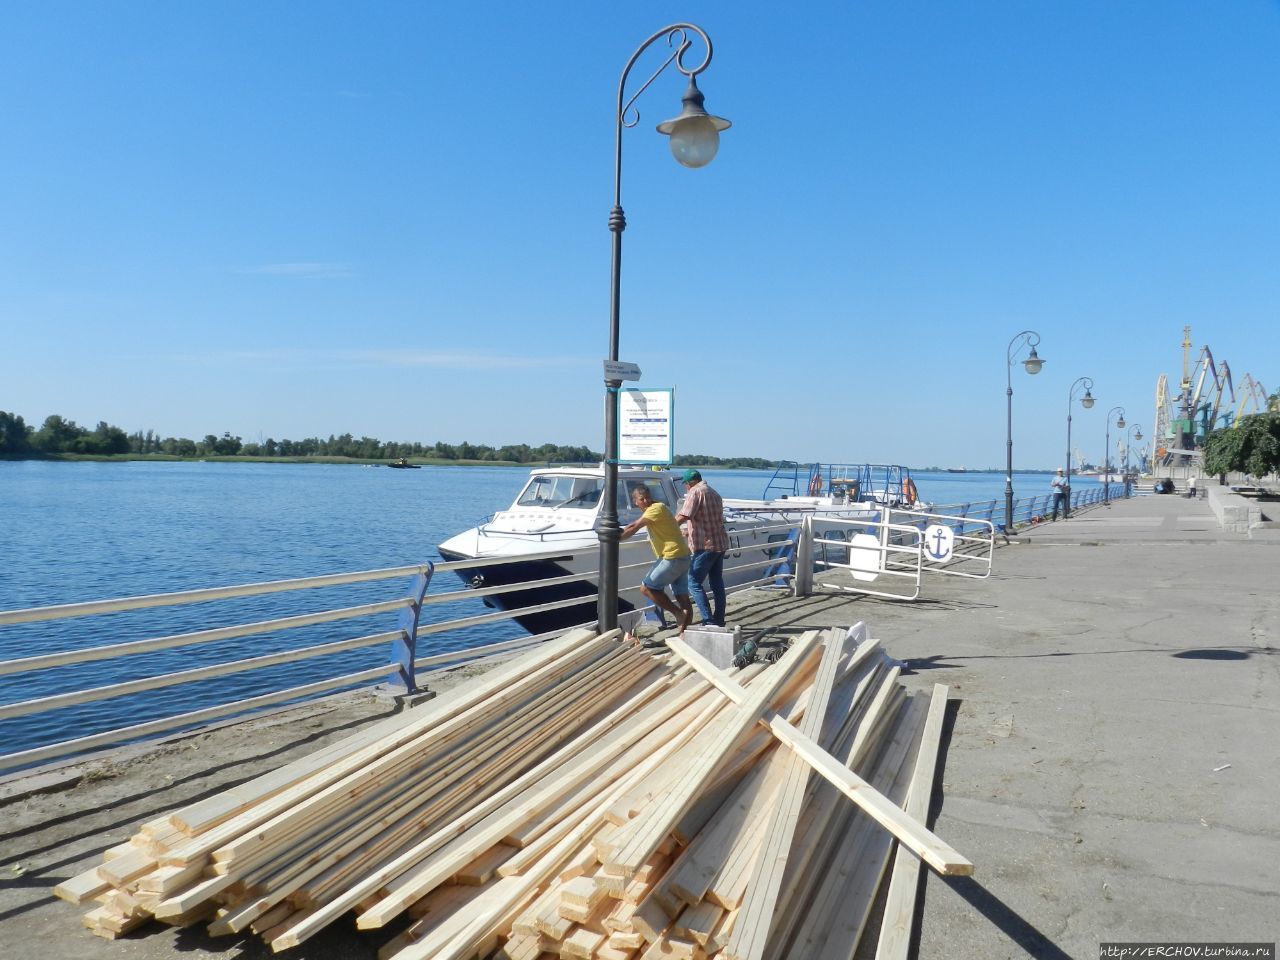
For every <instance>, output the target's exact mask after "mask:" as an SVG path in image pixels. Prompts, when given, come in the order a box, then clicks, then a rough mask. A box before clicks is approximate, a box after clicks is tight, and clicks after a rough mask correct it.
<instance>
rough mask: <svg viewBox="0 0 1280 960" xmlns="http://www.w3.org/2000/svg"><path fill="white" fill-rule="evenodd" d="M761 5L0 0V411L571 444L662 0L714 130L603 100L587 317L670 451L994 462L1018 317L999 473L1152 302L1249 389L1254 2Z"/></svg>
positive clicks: (1276, 361)
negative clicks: (687, 144)
mask: <svg viewBox="0 0 1280 960" xmlns="http://www.w3.org/2000/svg"><path fill="white" fill-rule="evenodd" d="M780 9H781V8H780V7H778V6H777V5H776V4H764V3H757V2H742V0H739V2H732V3H731V2H691V3H685V4H678V5H677V4H670V3H648V4H630V5H623V4H614V3H599V2H597V3H558V4H515V3H509V4H507V3H500V4H499V3H485V2H477V3H473V4H470V5H466V6H465V8H464V7H463V5H458V4H443V3H435V2H419V3H377V4H368V5H356V4H350V3H320V2H312V3H301V2H297V3H279V2H274V3H273V2H267V3H263V2H252V3H250V2H222V3H208V4H203V5H197V4H169V3H141V2H127V3H126V2H121V3H111V4H89V3H81V2H76V3H61V2H42V3H38V4H37V3H30V2H28V3H14V4H8V5H6V7H5V9H4V11H3V30H0V117H3V118H4V119H3V123H4V126H5V143H6V147H5V149H4V150H0V209H2V210H3V211H4V220H5V229H4V230H2V231H0V344H2V346H0V409H4V410H10V411H13V412H16V413H19V414H21V415H23V416H24V417H25V418H27V420H28V421H29V422H31V423H33V424H38V423H39V422H40V421H41V420H42V419H43V418H44V417H45V416H47V415H48V414H50V413H60V414H62V415H64V416H67V417H70V418H72V419H75V420H76V421H77V422H80V423H82V424H84V425H86V426H92V425H93V424H94V423H96V422H97V421H98V420H100V419H105V420H107V421H109V422H111V423H113V424H116V425H118V426H120V427H123V428H124V429H126V430H128V431H130V432H132V431H133V430H138V429H142V430H145V429H154V430H156V431H158V432H160V433H161V434H164V435H180V436H191V437H198V436H203V435H204V434H206V433H221V432H222V431H224V430H229V431H231V432H232V433H235V434H238V435H240V436H242V437H243V438H244V439H245V440H257V439H261V438H265V437H268V436H273V437H276V438H281V437H291V438H299V437H303V436H309V435H316V434H328V433H330V432H333V433H342V432H350V433H353V434H356V435H362V434H363V435H369V436H375V437H378V438H381V439H384V440H421V441H425V442H431V441H435V440H444V441H448V442H459V441H462V440H467V441H470V442H472V443H489V444H493V445H499V444H503V443H517V442H530V443H541V442H546V441H551V442H557V443H572V444H579V443H587V444H590V445H592V446H593V447H595V448H597V449H600V448H601V447H602V446H603V441H602V439H601V433H602V416H601V407H602V402H603V401H602V393H603V391H602V385H601V374H600V369H601V360H602V359H603V358H604V356H605V354H606V352H607V346H608V344H607V335H608V294H609V233H608V230H607V226H606V224H607V218H608V213H609V209H610V207H611V205H612V189H613V183H612V177H613V136H614V127H613V109H614V98H615V97H616V89H617V83H618V77H619V74H620V72H621V70H622V67H623V65H624V64H625V63H626V61H627V59H628V57H630V55H631V53H632V52H633V50H634V49H635V48H636V47H637V46H638V45H639V44H640V43H641V42H642V41H643V40H644V39H645V38H646V37H648V36H649V35H650V34H652V33H653V32H655V31H656V30H658V29H659V28H661V27H662V26H663V25H665V24H668V23H672V22H676V21H680V20H688V21H692V22H694V23H697V24H699V25H700V26H702V27H703V28H705V29H706V30H707V32H708V33H709V34H710V35H711V37H712V39H713V41H714V43H715V57H714V60H713V62H712V64H711V66H710V67H709V68H708V70H707V71H706V73H704V74H703V75H702V76H701V77H700V83H701V86H702V89H703V91H704V93H705V94H706V97H707V108H708V109H709V110H710V111H711V112H713V113H718V114H721V115H723V116H725V117H728V118H729V119H731V120H732V121H733V124H734V125H733V128H732V129H730V130H729V131H727V132H726V133H725V134H724V135H723V138H722V141H721V150H720V154H719V156H718V157H717V158H716V160H715V161H714V162H713V163H712V164H711V165H710V166H708V167H706V168H704V169H701V170H686V169H684V168H682V167H680V166H678V165H677V164H676V163H675V162H674V161H673V160H672V159H671V157H670V155H669V153H668V151H667V147H666V142H665V138H662V137H660V136H659V135H658V134H656V133H655V132H654V131H653V126H654V124H656V123H657V122H658V121H660V120H664V119H667V118H668V117H670V116H673V115H675V114H676V113H678V112H679V107H680V103H679V98H680V94H681V92H682V90H683V86H684V84H683V78H681V77H680V76H679V75H678V74H676V73H675V72H674V71H673V70H668V72H666V73H664V74H663V75H662V76H661V77H659V78H658V79H657V80H656V81H655V82H654V84H653V85H652V87H650V88H649V89H648V90H647V91H646V92H645V93H644V94H643V96H642V97H641V98H640V101H639V103H638V106H639V109H640V113H641V121H640V124H639V125H638V126H637V127H636V128H635V129H632V130H629V131H627V132H626V133H625V134H624V141H623V184H622V204H623V207H624V208H625V210H626V215H627V221H628V229H627V231H626V233H625V235H624V242H623V277H622V347H621V351H620V352H621V355H622V358H623V359H625V360H631V361H634V362H636V363H638V364H639V365H640V366H641V367H642V368H643V370H644V380H643V382H642V383H643V385H645V386H652V387H668V386H674V387H675V388H676V390H677V394H676V419H677V435H676V449H677V450H678V451H680V452H689V453H695V452H701V453H709V454H715V455H720V456H736V455H742V456H750V455H756V456H768V457H786V458H792V459H802V460H805V459H824V460H844V461H850V460H852V461H862V460H876V461H892V462H902V463H907V464H911V465H916V466H923V465H930V464H940V465H957V464H964V465H967V466H970V467H976V466H988V465H998V464H1002V463H1003V461H1004V441H1005V354H1006V348H1007V346H1008V343H1009V340H1010V338H1012V337H1013V336H1014V335H1015V334H1016V333H1018V331H1020V330H1023V329H1026V328H1031V329H1034V330H1036V331H1038V332H1039V333H1040V335H1041V337H1042V342H1041V345H1040V353H1041V355H1042V356H1043V357H1044V358H1045V359H1046V364H1045V367H1044V370H1043V372H1042V373H1041V374H1040V375H1039V376H1036V377H1028V376H1027V375H1026V374H1025V373H1023V372H1022V371H1021V368H1020V367H1018V368H1016V370H1015V377H1014V390H1015V394H1014V433H1015V459H1016V463H1017V464H1018V465H1019V466H1023V467H1028V468H1038V467H1049V466H1053V465H1055V464H1058V463H1061V462H1062V460H1063V458H1064V455H1065V447H1066V438H1065V432H1066V415H1067V401H1068V391H1069V389H1070V385H1071V383H1072V381H1073V380H1074V379H1075V378H1076V377H1078V376H1090V377H1092V378H1093V381H1094V394H1095V395H1096V396H1097V398H1098V404H1097V406H1095V407H1094V409H1093V410H1091V411H1083V410H1080V409H1079V408H1077V410H1076V414H1075V418H1074V424H1073V436H1072V446H1073V447H1079V448H1080V449H1081V450H1082V452H1083V453H1084V454H1085V456H1086V457H1088V458H1089V459H1095V460H1096V459H1100V457H1101V455H1102V448H1103V435H1104V417H1105V414H1106V410H1107V409H1109V408H1110V407H1112V406H1114V405H1116V404H1119V405H1122V406H1124V407H1125V408H1126V410H1127V411H1128V414H1129V420H1130V422H1132V423H1139V424H1141V425H1142V426H1143V428H1144V431H1149V429H1150V427H1151V426H1153V424H1152V417H1153V405H1154V404H1153V401H1154V392H1155V383H1156V379H1157V377H1158V376H1159V374H1161V373H1166V374H1168V375H1169V376H1170V378H1171V380H1173V381H1174V384H1175V389H1176V382H1177V380H1178V378H1179V377H1180V375H1181V365H1182V350H1181V340H1182V330H1183V326H1184V325H1187V324H1189V325H1191V327H1192V340H1193V342H1194V351H1193V353H1198V352H1199V350H1200V348H1201V346H1203V345H1206V344H1207V345H1209V346H1210V348H1211V349H1212V352H1213V354H1214V356H1215V358H1216V359H1218V360H1219V361H1221V360H1226V361H1227V362H1228V363H1229V364H1230V367H1231V370H1232V373H1233V375H1234V377H1235V379H1236V381H1237V382H1238V381H1240V380H1242V379H1243V376H1244V374H1245V373H1246V372H1248V373H1251V374H1252V375H1253V376H1254V377H1256V378H1258V379H1259V380H1261V381H1262V382H1263V383H1264V384H1265V385H1266V387H1267V388H1268V389H1269V390H1271V391H1275V390H1276V389H1277V388H1280V335H1278V334H1277V332H1276V331H1277V319H1280V270H1278V269H1277V264H1278V263H1280V173H1278V171H1280V110H1277V107H1276V104H1277V102H1278V101H1280V4H1277V3H1275V2H1263V0H1233V2H1229V3H1216V2H1208V0H1204V2H1196V3H1185V2H1176V0H1160V2H1155V0H1151V2H1126V3H1116V2H1112V0H1107V2H1096V3H1093V2H1070V3H1067V2H1062V3H1051V2H1009V3H996V2H991V3H955V2H938V3H917V2H906V3H903V2H893V3H889V2H876V3H858V2H848V0H845V2H833V3H813V4H806V5H797V6H795V7H794V8H792V9H791V10H790V11H789V12H788V13H787V14H786V15H783V14H782V13H780V12H779V11H780ZM662 55H663V53H660V52H659V51H658V49H657V48H656V47H655V48H651V49H650V51H649V53H648V55H647V57H646V58H644V59H642V61H641V63H640V64H639V66H637V68H636V71H635V73H634V74H633V77H632V81H631V85H630V89H635V88H636V85H637V84H639V83H641V82H643V80H644V78H645V77H647V76H648V72H649V71H648V70H645V67H646V66H649V67H650V68H653V67H656V66H657V64H658V63H659V62H660V61H661V57H662ZM1193 359H1194V357H1193ZM1113 432H1114V431H1113ZM1113 439H1114V438H1113Z"/></svg>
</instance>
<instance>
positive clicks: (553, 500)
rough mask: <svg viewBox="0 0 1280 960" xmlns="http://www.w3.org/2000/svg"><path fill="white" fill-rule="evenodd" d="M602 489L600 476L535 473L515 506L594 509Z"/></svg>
mask: <svg viewBox="0 0 1280 960" xmlns="http://www.w3.org/2000/svg"><path fill="white" fill-rule="evenodd" d="M603 489H604V481H603V480H602V479H601V478H600V477H567V476H562V475H560V474H535V475H534V476H532V477H531V478H530V479H529V484H528V486H526V487H525V488H524V490H523V491H522V492H521V494H520V498H519V499H518V500H516V506H517V507H569V508H578V509H582V508H588V509H594V508H595V506H596V504H597V503H599V502H600V491H601V490H603Z"/></svg>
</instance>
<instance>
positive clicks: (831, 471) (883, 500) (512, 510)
mask: <svg viewBox="0 0 1280 960" xmlns="http://www.w3.org/2000/svg"><path fill="white" fill-rule="evenodd" d="M635 484H644V485H645V486H646V487H648V488H649V490H650V493H651V496H652V497H653V499H654V501H655V502H660V503H665V504H666V505H667V506H668V507H669V508H670V509H671V512H672V513H678V512H679V508H680V504H681V501H682V499H683V492H682V490H681V487H680V485H679V482H678V475H677V474H676V473H675V472H673V471H667V470H661V471H656V470H652V469H646V468H643V467H627V466H620V467H619V468H618V522H619V524H620V525H621V526H624V527H625V526H626V525H627V524H628V523H630V522H631V521H632V520H634V519H636V517H637V516H638V511H637V510H636V509H635V507H634V506H632V504H631V498H630V496H629V495H628V491H629V490H630V489H631V487H632V486H633V485H635ZM603 492H604V467H603V465H601V464H594V465H582V466H563V467H547V468H542V469H536V470H533V471H531V472H530V474H529V478H528V481H527V482H526V483H525V485H524V488H523V489H522V490H521V491H520V493H519V495H518V496H517V497H516V498H515V500H514V501H513V502H512V504H511V506H510V507H508V508H507V509H506V510H502V511H499V512H498V513H495V514H494V515H493V516H492V517H489V518H488V519H486V520H485V521H483V522H482V523H480V524H478V525H476V526H475V527H472V528H471V529H470V530H466V531H463V532H462V533H459V534H457V535H455V536H453V537H450V538H449V539H448V540H446V541H445V542H444V543H442V544H440V545H439V547H438V549H439V552H440V556H441V557H442V558H443V559H444V560H446V561H463V562H466V561H485V562H484V563H483V564H478V565H476V566H467V567H465V568H463V569H458V570H457V571H456V572H457V574H458V576H459V577H461V578H462V580H463V581H464V582H465V583H467V584H468V585H469V586H472V587H475V588H494V587H507V586H511V585H515V584H528V586H527V588H524V589H517V590H510V591H506V592H494V593H488V592H486V595H485V597H484V602H485V603H486V604H487V605H489V606H491V607H496V608H498V609H504V610H514V609H522V608H526V607H534V606H539V605H545V604H548V603H554V602H557V601H564V600H570V599H573V598H576V597H582V598H583V602H582V603H580V604H573V605H569V606H566V607H562V608H558V609H554V610H538V611H533V612H526V613H522V614H519V615H517V616H516V617H514V619H515V621H516V622H517V623H519V624H520V625H521V626H522V627H524V628H525V629H526V630H528V631H529V632H531V633H543V632H546V631H551V630H558V629H562V628H564V627H568V626H572V625H574V624H580V623H586V622H591V621H593V620H594V619H595V603H596V594H597V586H596V572H597V570H598V569H599V543H600V541H599V537H598V536H597V534H596V523H597V521H598V519H599V513H600V510H601V508H602V505H603V504H602V501H603V496H602V494H603ZM884 506H889V507H917V508H919V507H921V506H922V505H921V504H920V503H919V498H918V495H917V492H916V488H915V483H914V481H912V480H911V476H910V471H908V470H907V469H906V468H905V467H898V466H885V465H875V464H861V465H842V464H828V465H822V464H812V465H807V466H805V465H800V464H797V463H793V462H787V463H785V464H783V465H782V466H781V467H779V468H778V470H777V471H775V473H774V475H773V477H772V478H771V479H770V481H769V483H768V484H767V485H766V488H765V491H764V495H763V496H762V498H761V499H758V500H751V499H739V498H729V497H725V498H724V510H725V525H726V527H727V528H728V532H729V551H728V552H727V553H726V554H725V564H724V578H725V585H726V587H728V588H730V589H732V588H733V587H735V586H742V585H744V584H747V583H752V582H769V581H770V580H773V579H774V578H777V577H779V576H781V575H783V574H787V573H791V572H793V571H792V566H791V565H792V564H793V563H794V548H793V546H792V544H791V543H789V542H788V541H792V542H794V540H795V537H794V532H795V530H796V529H797V528H798V526H799V524H800V522H801V520H802V519H803V518H804V517H805V516H813V517H815V519H816V520H818V522H819V523H820V521H821V519H822V518H823V517H829V518H837V519H840V520H842V521H845V522H844V523H841V524H832V525H831V526H830V527H829V528H827V531H826V533H829V534H830V536H831V538H833V539H842V540H843V539H847V536H848V534H849V533H850V532H851V531H853V530H856V529H857V528H851V527H850V526H849V525H848V523H847V521H849V520H859V519H863V520H868V521H874V520H877V519H879V517H880V513H881V508H882V507H884ZM819 529H821V526H820V527H819ZM504 559H505V560H508V561H509V562H497V563H495V562H493V561H495V560H496V561H502V560H504ZM832 559H833V560H834V559H843V558H832ZM652 562H653V553H652V551H651V550H650V547H649V544H648V537H647V534H644V533H643V532H642V533H641V534H640V535H639V536H637V537H634V538H632V539H631V540H626V541H623V542H622V544H621V545H620V549H619V575H618V586H619V601H618V609H619V611H620V612H623V613H625V612H627V611H630V610H633V609H635V608H636V607H637V605H645V601H644V599H643V597H642V596H641V595H640V593H639V591H638V589H637V588H638V587H639V584H640V581H641V579H642V578H643V577H644V575H645V573H646V572H647V570H648V568H649V566H650V565H651V563H652ZM575 576H577V577H580V579H572V578H573V577H575ZM566 580H567V582H566Z"/></svg>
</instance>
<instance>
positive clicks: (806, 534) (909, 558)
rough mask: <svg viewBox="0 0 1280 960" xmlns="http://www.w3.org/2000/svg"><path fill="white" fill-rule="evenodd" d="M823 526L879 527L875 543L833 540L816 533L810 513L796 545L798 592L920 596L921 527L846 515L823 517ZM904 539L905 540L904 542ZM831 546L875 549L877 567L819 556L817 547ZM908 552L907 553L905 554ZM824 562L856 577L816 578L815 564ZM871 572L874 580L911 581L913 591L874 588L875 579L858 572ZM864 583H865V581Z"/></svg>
mask: <svg viewBox="0 0 1280 960" xmlns="http://www.w3.org/2000/svg"><path fill="white" fill-rule="evenodd" d="M821 522H822V524H823V526H831V525H835V526H840V527H854V528H857V530H858V531H860V532H861V531H866V530H867V529H869V528H874V529H875V530H876V531H877V535H876V541H877V542H876V545H875V546H874V547H872V546H870V545H858V546H855V545H853V544H851V543H850V542H849V541H848V540H833V539H828V538H824V537H819V536H816V535H815V533H814V529H813V524H814V518H813V517H812V516H807V517H805V518H804V522H803V524H802V525H801V528H800V543H799V544H798V545H797V557H796V586H795V591H796V596H800V597H807V596H809V595H810V594H811V593H813V592H814V589H815V587H816V588H818V589H821V590H830V591H832V592H835V593H861V594H866V595H867V596H871V597H885V598H887V599H890V600H914V599H916V598H917V597H918V596H920V577H921V573H922V571H923V554H924V551H923V550H921V548H920V544H921V536H922V534H921V532H920V529H919V528H918V527H915V526H913V525H911V524H905V523H890V522H888V521H886V520H869V519H853V518H844V517H825V516H824V517H822V518H821ZM904 540H905V541H906V542H904ZM817 546H823V547H832V548H834V549H837V550H848V551H850V559H852V551H854V550H858V551H861V552H864V553H874V554H875V555H876V556H875V566H874V569H868V568H867V567H866V566H865V565H859V564H854V563H834V562H832V561H830V560H819V559H818V558H817V556H816V554H817V551H816V550H815V547H817ZM904 555H905V556H904ZM816 564H821V565H822V566H823V567H825V568H826V569H828V570H848V571H849V572H850V575H851V576H852V577H853V579H854V582H853V583H852V584H842V583H829V582H826V581H822V582H819V581H815V580H814V578H813V568H814V566H815V565H816ZM868 573H869V574H871V575H873V577H874V579H875V580H880V579H881V578H889V579H891V580H892V579H895V578H896V579H898V580H905V581H908V586H909V588H910V591H911V592H910V593H893V592H889V591H885V590H874V589H872V588H871V587H870V586H869V584H870V583H871V582H872V581H861V580H859V579H858V578H857V575H858V574H868ZM864 584H865V585H864Z"/></svg>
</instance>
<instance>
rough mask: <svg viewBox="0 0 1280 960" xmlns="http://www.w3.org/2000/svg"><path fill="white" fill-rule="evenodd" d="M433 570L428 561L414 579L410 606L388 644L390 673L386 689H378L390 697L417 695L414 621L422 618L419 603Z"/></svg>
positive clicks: (401, 612) (402, 613) (402, 615)
mask: <svg viewBox="0 0 1280 960" xmlns="http://www.w3.org/2000/svg"><path fill="white" fill-rule="evenodd" d="M435 569H436V566H435V564H434V563H431V562H429V561H428V563H427V569H426V570H424V571H423V572H422V573H420V574H418V575H417V576H416V577H414V579H413V586H412V587H411V588H410V589H411V591H412V593H411V595H410V600H411V601H412V602H411V603H410V604H409V606H408V607H406V608H405V609H404V610H402V611H400V630H401V632H402V635H401V637H400V639H399V640H396V641H394V642H392V644H391V665H392V667H393V668H394V669H393V670H392V672H391V674H390V675H389V676H388V677H387V683H386V686H385V687H384V688H382V689H383V690H384V691H385V692H386V693H388V694H391V695H393V696H405V695H407V694H411V693H418V692H420V691H419V690H418V681H417V676H416V675H415V673H414V666H413V662H414V660H416V659H417V656H418V618H419V617H420V616H421V615H422V600H423V598H424V597H425V596H426V595H427V587H429V586H430V585H431V575H432V574H433V573H435Z"/></svg>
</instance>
